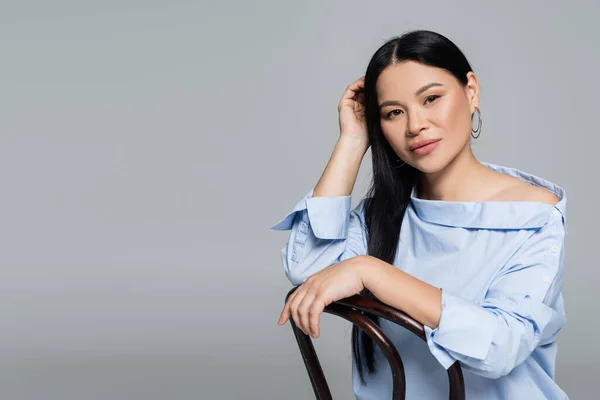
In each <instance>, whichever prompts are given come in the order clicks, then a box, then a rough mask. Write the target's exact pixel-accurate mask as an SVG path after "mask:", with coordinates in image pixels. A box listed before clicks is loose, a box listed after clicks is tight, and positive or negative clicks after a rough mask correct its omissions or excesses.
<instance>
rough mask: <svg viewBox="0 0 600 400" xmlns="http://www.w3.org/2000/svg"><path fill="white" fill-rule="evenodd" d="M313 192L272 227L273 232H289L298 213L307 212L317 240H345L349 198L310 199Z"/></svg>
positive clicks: (349, 210)
mask: <svg viewBox="0 0 600 400" xmlns="http://www.w3.org/2000/svg"><path fill="white" fill-rule="evenodd" d="M313 190H314V189H313ZM313 190H311V191H310V192H309V193H308V194H306V195H305V196H304V197H303V198H302V200H300V201H299V202H298V204H296V206H295V207H294V208H293V210H292V211H290V212H289V213H288V214H287V215H286V216H285V217H284V218H283V219H282V220H281V221H279V222H278V223H277V224H275V225H273V226H272V227H271V229H274V230H290V229H292V227H293V226H294V220H295V217H296V214H297V213H298V212H301V211H304V210H307V213H308V220H309V223H310V226H311V228H312V230H313V233H314V235H315V236H316V237H317V238H319V239H345V238H347V236H348V227H349V222H350V212H351V198H352V197H351V196H336V197H312V195H313Z"/></svg>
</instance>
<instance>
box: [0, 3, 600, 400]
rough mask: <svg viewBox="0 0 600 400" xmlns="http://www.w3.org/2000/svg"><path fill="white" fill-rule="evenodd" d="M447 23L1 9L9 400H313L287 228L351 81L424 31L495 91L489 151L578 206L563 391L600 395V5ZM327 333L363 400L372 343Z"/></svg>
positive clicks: (572, 216)
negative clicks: (284, 259) (293, 319)
mask: <svg viewBox="0 0 600 400" xmlns="http://www.w3.org/2000/svg"><path fill="white" fill-rule="evenodd" d="M449 3H450V2H442V1H439V2H437V3H435V4H432V3H431V2H406V1H375V2H368V3H367V2H365V1H312V2H306V1H304V2H299V1H296V2H289V1H288V2H281V1H260V2H259V1H255V2H245V1H241V0H240V1H235V2H233V1H230V2H227V1H222V2H216V1H215V2H193V1H174V0H172V1H133V0H127V1H125V0H120V1H115V0H110V1H108V0H106V1H102V2H100V1H96V2H90V1H64V0H55V1H52V2H49V1H41V0H37V1H6V0H4V1H1V2H0V60H1V63H0V71H1V73H0V132H1V134H0V183H1V184H2V191H1V196H0V243H1V251H0V273H1V279H0V398H2V399H61V400H66V399H115V400H116V399H145V400H150V399H280V398H285V399H289V400H291V399H308V398H311V396H312V391H311V387H310V384H309V381H308V378H307V375H306V372H305V370H304V366H303V364H302V361H301V358H300V356H299V354H298V351H297V348H296V344H295V342H294V339H293V336H292V332H291V329H290V327H289V325H286V326H285V327H278V326H277V324H276V321H277V318H278V316H279V312H280V310H281V307H282V304H283V297H284V295H285V293H286V291H287V290H288V289H289V287H290V285H289V283H288V282H287V281H286V279H285V276H284V274H283V269H282V267H281V263H280V259H279V249H280V247H281V246H282V245H283V243H284V242H285V241H286V239H287V235H286V234H285V233H280V232H275V231H270V230H269V227H270V226H271V225H272V224H274V223H275V222H277V221H278V220H279V219H280V218H281V217H283V216H284V215H285V213H287V212H288V211H289V210H290V209H291V208H292V207H293V206H294V205H295V204H296V202H297V201H298V200H299V199H300V197H301V196H302V195H304V194H305V192H306V191H308V190H309V189H310V188H311V187H312V185H314V183H315V182H316V180H317V179H318V178H319V176H320V173H321V171H322V170H323V168H324V166H325V164H326V162H327V160H328V158H329V155H330V153H331V150H332V149H333V145H334V143H335V141H336V139H337V135H338V125H337V103H338V101H339V98H340V96H341V95H342V93H343V90H344V88H345V87H346V85H348V84H349V83H350V82H352V81H353V80H355V79H356V78H358V77H359V76H361V75H363V74H364V70H365V68H366V65H367V62H368V60H369V58H370V57H371V55H372V54H373V52H374V51H375V50H376V49H377V48H378V47H379V46H380V45H381V44H383V42H384V41H385V40H386V39H388V38H389V37H390V36H394V35H398V34H401V33H403V32H405V31H407V30H409V29H416V28H425V29H432V30H436V31H438V32H440V33H442V34H445V35H447V36H448V37H450V38H451V39H452V40H454V41H455V42H456V43H457V44H458V45H459V46H460V47H461V48H462V50H463V51H464V52H465V53H466V55H467V57H468V59H469V60H470V61H471V63H472V65H473V68H474V70H475V72H476V74H477V76H478V77H479V81H480V85H481V91H482V95H481V96H482V101H481V110H482V116H483V118H484V121H485V122H484V125H483V133H482V135H481V137H480V138H479V139H478V140H477V141H476V144H475V152H476V155H477V156H478V157H479V158H480V159H481V160H483V161H488V162H493V163H498V164H502V165H508V166H513V167H517V168H521V169H524V170H526V171H528V172H531V173H535V174H538V175H541V176H543V177H545V178H547V179H549V180H552V181H554V182H556V183H558V184H560V185H562V186H563V187H564V188H565V189H566V190H567V193H568V198H569V209H568V212H569V232H570V234H569V235H568V237H567V244H566V249H567V256H566V261H567V262H566V268H567V269H566V280H565V283H564V296H565V301H566V307H567V316H568V321H569V322H568V326H567V327H566V328H565V330H564V331H563V334H562V336H561V337H560V347H559V355H558V364H557V379H558V382H559V383H560V385H561V386H562V387H563V388H564V389H565V390H566V392H567V393H568V394H569V395H570V397H571V398H573V399H591V398H594V397H595V396H594V395H593V393H595V390H594V389H595V385H594V383H595V381H594V380H595V379H596V376H597V374H598V372H599V371H598V367H597V363H596V360H597V359H598V358H599V357H600V346H598V345H597V343H596V334H597V332H598V319H597V314H598V309H597V304H598V302H597V300H596V299H597V297H596V294H597V286H598V285H597V284H598V272H597V268H596V267H597V259H596V252H595V248H596V247H597V243H596V240H597V235H596V234H595V232H596V226H597V225H598V223H599V222H600V221H599V218H598V212H597V210H598V207H597V204H596V202H597V192H598V189H597V185H596V177H597V172H598V166H597V164H596V162H597V157H598V156H597V154H598V153H597V146H598V139H597V133H598V112H597V107H598V94H599V92H600V84H599V83H598V82H599V79H598V74H597V71H599V70H600V55H599V52H598V47H599V45H600V39H599V38H600V28H599V25H598V23H597V21H598V18H599V17H600V10H599V5H598V2H597V1H595V2H592V1H577V2H569V3H568V4H567V2H558V1H553V2H548V1H529V2H521V1H519V2H517V1H513V2H506V1H504V2H494V3H493V4H492V3H489V4H490V5H489V6H486V5H484V3H483V2H480V1H460V2H451V3H452V4H449ZM485 4H488V3H485ZM369 168H370V159H369V158H368V157H367V158H366V159H365V162H364V164H363V168H362V169H361V173H360V176H359V180H358V183H357V186H356V188H355V197H354V198H353V203H354V204H356V203H357V202H358V200H359V199H360V197H361V196H362V195H363V194H364V191H365V189H366V186H367V183H368V178H369ZM322 324H323V336H322V337H321V338H320V339H318V340H317V341H316V347H317V350H318V351H319V354H320V356H321V359H322V362H323V365H324V368H325V371H326V373H327V376H328V378H329V379H330V383H331V386H332V390H333V393H334V396H335V397H336V398H350V397H351V396H352V391H351V378H350V352H349V339H350V327H349V325H347V324H346V323H344V322H341V321H338V320H335V319H334V317H331V316H327V315H326V316H324V317H323V322H322Z"/></svg>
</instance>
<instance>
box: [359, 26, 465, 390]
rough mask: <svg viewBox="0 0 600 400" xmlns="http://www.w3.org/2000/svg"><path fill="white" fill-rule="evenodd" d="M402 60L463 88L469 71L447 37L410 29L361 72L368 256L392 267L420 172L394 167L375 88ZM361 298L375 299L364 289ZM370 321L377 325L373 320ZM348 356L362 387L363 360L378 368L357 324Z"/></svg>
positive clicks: (369, 343)
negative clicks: (368, 178)
mask: <svg viewBox="0 0 600 400" xmlns="http://www.w3.org/2000/svg"><path fill="white" fill-rule="evenodd" d="M403 61H415V62H418V63H421V64H425V65H428V66H433V67H438V68H441V69H444V70H446V71H448V72H449V73H451V74H452V75H454V76H455V77H456V79H457V80H458V81H459V82H460V83H461V84H462V85H466V84H467V73H469V72H470V71H471V66H470V65H469V62H468V61H467V59H466V58H465V56H464V54H463V53H462V51H461V50H460V49H459V48H458V47H457V46H456V45H455V44H454V43H452V42H451V41H450V40H449V39H448V38H446V37H445V36H442V35H440V34H438V33H435V32H431V31H426V30H418V31H410V32H408V33H405V34H403V35H402V36H396V37H393V38H391V39H389V40H388V41H387V42H386V43H385V44H384V45H383V46H381V47H380V48H379V49H378V50H377V51H376V52H375V54H374V55H373V57H372V58H371V61H370V62H369V65H368V67H367V71H366V74H365V84H364V85H365V86H364V90H365V93H364V96H365V97H364V100H365V114H366V122H367V130H368V134H369V140H370V143H371V158H372V161H373V171H372V173H373V179H372V183H371V187H370V188H369V191H368V193H367V195H366V201H365V207H364V215H365V223H366V230H367V252H368V254H369V255H371V256H374V257H376V258H379V259H381V260H383V261H386V262H388V263H390V264H393V262H394V259H395V257H396V251H397V247H398V240H399V238H400V226H401V224H402V219H403V217H404V213H405V212H406V208H407V207H408V205H409V202H410V193H411V190H412V188H413V186H414V185H415V184H416V182H417V178H418V174H419V171H418V170H417V169H415V168H414V167H412V166H410V165H408V164H405V165H403V166H402V167H401V168H398V167H399V166H400V165H402V163H403V161H402V160H400V159H399V157H398V155H397V154H396V153H395V152H394V150H393V149H392V147H391V146H390V144H389V143H388V142H387V140H386V139H385V137H384V136H383V133H382V130H381V121H380V113H379V106H378V102H377V92H376V88H375V84H376V82H377V79H378V78H379V75H380V74H381V72H382V71H383V70H384V69H385V68H386V67H388V66H390V65H393V64H397V63H400V62H403ZM363 294H364V295H367V296H371V297H373V294H372V293H371V292H369V291H368V290H367V289H365V291H364V292H363ZM369 318H371V320H373V321H374V322H375V323H376V324H379V322H378V318H377V317H372V316H369ZM359 333H360V335H359ZM361 343H362V352H361V346H360V344H361ZM352 353H353V357H354V359H355V360H356V365H357V368H358V372H359V376H360V379H361V381H362V382H363V383H365V377H364V370H363V356H364V362H365V363H366V365H367V368H368V370H369V372H370V373H373V372H375V370H376V368H375V367H376V366H375V358H374V348H373V340H372V339H371V338H370V337H368V336H367V335H366V334H365V333H364V332H363V331H362V330H359V329H358V328H357V327H356V326H353V328H352Z"/></svg>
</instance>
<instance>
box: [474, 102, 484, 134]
mask: <svg viewBox="0 0 600 400" xmlns="http://www.w3.org/2000/svg"><path fill="white" fill-rule="evenodd" d="M476 113H477V120H478V121H477V129H473V116H474V115H475V114H476ZM482 125H483V120H482V119H481V111H479V107H475V112H474V113H473V114H472V115H471V136H472V137H473V139H477V138H478V137H479V135H481V126H482ZM475 134H477V135H475Z"/></svg>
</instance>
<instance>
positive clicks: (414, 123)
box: [408, 109, 427, 136]
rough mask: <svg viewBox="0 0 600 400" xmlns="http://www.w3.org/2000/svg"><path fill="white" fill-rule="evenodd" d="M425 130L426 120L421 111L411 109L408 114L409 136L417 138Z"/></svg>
mask: <svg viewBox="0 0 600 400" xmlns="http://www.w3.org/2000/svg"><path fill="white" fill-rule="evenodd" d="M426 128H427V118H425V115H424V113H423V111H422V110H419V109H413V110H412V111H410V112H409V113H408V134H409V135H410V136H417V135H419V134H420V133H421V131H422V130H423V129H426Z"/></svg>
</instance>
